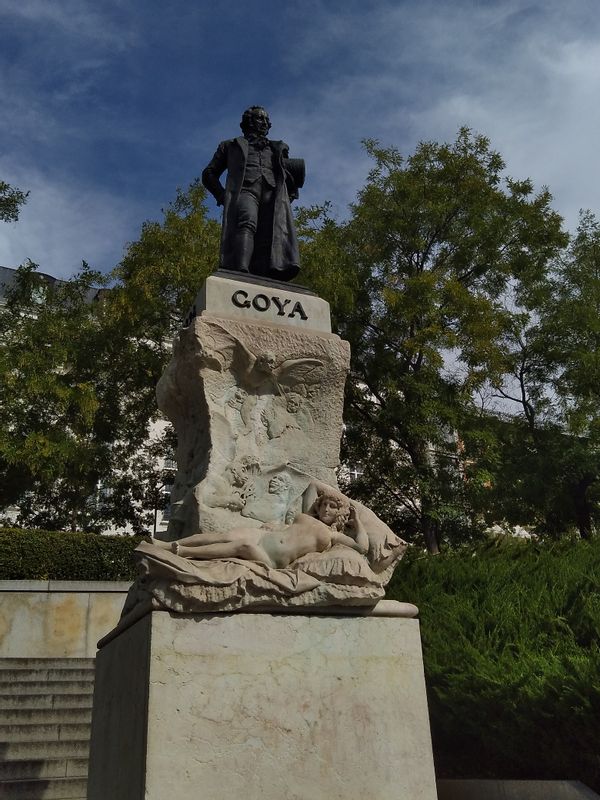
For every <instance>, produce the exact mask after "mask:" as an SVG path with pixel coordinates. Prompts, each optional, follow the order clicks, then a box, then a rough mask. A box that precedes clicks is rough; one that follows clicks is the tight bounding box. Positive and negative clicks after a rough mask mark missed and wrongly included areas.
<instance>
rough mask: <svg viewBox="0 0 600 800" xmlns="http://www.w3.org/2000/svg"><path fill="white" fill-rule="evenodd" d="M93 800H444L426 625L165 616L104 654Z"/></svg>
mask: <svg viewBox="0 0 600 800" xmlns="http://www.w3.org/2000/svg"><path fill="white" fill-rule="evenodd" d="M88 791H89V793H88V798H89V800H106V799H107V798H111V800H142V798H145V800H164V798H168V800H190V798H199V799H200V798H202V800H204V799H206V800H225V798H227V800H231V798H244V800H259V799H260V800H359V799H360V800H365V799H366V798H368V800H435V798H436V791H435V777H434V770H433V759H432V752H431V740H430V734H429V721H428V715H427V702H426V697H425V684H424V680H423V664H422V656H421V646H420V637H419V623H418V621H417V620H415V619H403V618H394V617H348V616H344V617H335V616H300V615H298V616H292V615H285V616H284V615H272V614H249V613H246V614H231V615H229V614H213V615H209V614H206V615H202V614H199V615H175V614H170V613H168V612H153V613H149V614H147V615H146V616H145V617H143V618H142V619H140V620H138V621H137V622H136V623H135V624H133V625H132V626H131V627H130V628H128V629H127V630H124V631H122V632H120V633H119V634H118V635H117V636H116V637H115V638H114V639H112V640H111V641H109V642H108V644H106V646H105V647H103V649H102V650H101V651H100V652H99V654H98V658H97V663H96V687H95V694H94V715H93V724H92V747H91V762H90V774H89V790H88Z"/></svg>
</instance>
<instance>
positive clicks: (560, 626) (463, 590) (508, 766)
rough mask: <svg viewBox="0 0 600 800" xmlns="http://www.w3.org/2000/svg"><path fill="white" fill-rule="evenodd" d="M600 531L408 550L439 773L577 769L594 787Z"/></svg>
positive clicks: (599, 720)
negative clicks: (420, 553)
mask: <svg viewBox="0 0 600 800" xmlns="http://www.w3.org/2000/svg"><path fill="white" fill-rule="evenodd" d="M599 587H600V540H593V541H590V542H582V541H575V542H573V541H567V542H560V543H554V544H549V545H547V544H543V543H529V542H519V541H514V540H508V541H507V540H497V541H495V542H492V543H490V544H489V545H487V546H484V547H481V548H479V549H478V550H476V551H475V552H473V551H472V550H471V551H466V550H465V551H460V550H458V551H455V552H450V553H447V554H443V555H441V556H436V557H431V556H429V557H425V558H416V557H415V555H414V554H413V555H411V556H409V558H408V559H407V560H406V561H403V562H402V563H401V564H400V566H399V568H398V569H397V570H396V573H395V575H394V578H393V582H392V585H391V587H390V591H389V592H388V597H391V598H394V599H398V600H408V601H410V602H414V603H416V605H418V606H419V609H420V618H421V632H422V641H423V652H424V661H425V674H426V680H427V688H428V696H429V711H430V717H431V726H432V737H433V744H434V755H435V761H436V772H437V774H438V776H439V777H447V778H452V777H460V778H504V779H509V778H529V779H535V778H537V779H547V780H551V779H577V780H580V781H583V782H584V783H586V784H587V785H588V786H590V787H592V788H593V789H595V790H596V791H599V790H600V753H599V742H600V648H599V642H600V595H599V593H598V589H599Z"/></svg>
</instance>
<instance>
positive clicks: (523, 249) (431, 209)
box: [310, 128, 566, 552]
mask: <svg viewBox="0 0 600 800" xmlns="http://www.w3.org/2000/svg"><path fill="white" fill-rule="evenodd" d="M366 147H367V150H368V152H369V153H370V155H371V156H372V157H373V159H374V161H375V167H374V169H373V170H372V172H371V174H370V175H369V178H368V181H367V183H366V186H365V187H364V188H363V189H362V191H361V192H360V193H359V196H358V199H357V202H356V203H355V204H354V206H353V207H352V215H351V218H350V220H349V221H348V223H346V224H344V225H341V226H339V229H338V230H337V231H335V230H334V229H333V225H332V223H331V221H330V220H328V219H325V221H324V222H323V224H322V226H321V227H320V228H319V227H318V226H317V228H316V229H313V239H312V240H311V243H310V246H311V248H313V249H314V252H315V253H318V252H319V251H320V241H321V239H322V240H323V249H324V252H326V254H327V257H326V263H327V264H338V265H340V266H341V268H342V270H343V274H344V280H345V282H346V283H347V285H348V286H349V287H350V288H351V290H352V292H353V296H352V298H351V301H350V302H349V300H348V298H347V297H343V307H342V309H341V311H340V312H338V313H337V318H338V321H339V322H340V332H341V333H342V334H343V335H344V336H345V338H347V339H348V340H349V341H350V344H351V347H352V375H351V379H350V381H349V384H348V387H347V402H346V409H345V420H346V424H347V428H346V437H345V452H344V457H345V458H346V459H347V460H348V461H349V462H350V463H352V464H355V465H361V466H362V467H363V478H362V481H361V482H360V483H356V484H351V485H350V486H348V487H347V489H348V491H350V492H354V493H356V494H360V499H362V500H364V501H365V502H367V503H370V502H371V499H372V497H376V498H377V503H376V505H378V510H383V509H385V508H388V509H394V508H396V509H397V508H401V510H402V517H403V521H404V525H405V527H408V528H409V529H412V530H414V531H415V532H416V533H417V534H420V535H421V536H423V537H424V539H425V541H426V543H427V546H428V548H429V549H430V550H431V551H432V552H436V551H437V549H438V545H439V540H440V537H444V536H446V537H448V536H450V535H452V532H453V531H456V530H457V527H459V528H460V527H464V525H463V523H462V522H461V520H463V519H464V518H465V516H467V517H468V516H469V515H470V513H471V509H470V508H469V502H468V493H467V492H466V489H465V486H464V481H463V480H462V474H463V472H464V464H465V459H464V458H463V455H462V453H461V450H460V447H459V439H458V438H457V437H456V436H455V435H454V433H455V432H456V431H461V429H462V427H463V426H464V420H465V418H466V417H467V416H468V415H469V414H471V413H472V410H473V393H474V392H475V391H476V390H478V389H480V388H481V387H482V386H484V385H485V383H486V381H490V380H493V379H494V377H496V376H499V375H501V374H502V373H503V370H504V369H505V350H504V336H505V332H506V331H507V330H508V329H509V328H510V325H511V322H512V312H510V311H509V310H507V308H506V307H505V304H504V298H503V293H505V292H506V291H508V289H509V288H511V289H512V290H513V291H514V292H515V295H516V298H517V299H518V301H519V302H520V303H521V304H531V303H533V302H534V299H535V296H536V292H537V287H538V285H539V284H540V283H543V281H544V280H545V275H546V271H547V267H548V263H549V261H550V259H551V258H552V257H554V256H555V255H556V254H557V252H558V251H559V250H560V248H561V247H562V246H564V244H565V243H566V236H565V234H564V233H563V232H562V230H561V219H560V217H559V216H558V215H557V214H556V213H555V212H554V211H552V209H551V208H550V200H551V197H550V194H549V193H548V191H547V190H542V191H541V192H539V193H538V194H534V192H533V187H532V185H531V183H530V182H529V181H527V180H525V181H515V180H511V179H505V178H503V170H504V163H503V162H502V159H501V158H500V156H499V155H498V153H496V152H494V151H493V150H492V149H491V147H490V144H489V141H488V140H487V139H486V138H485V137H483V136H476V135H474V134H473V133H471V131H469V130H468V129H466V128H463V129H462V130H461V131H460V132H459V134H458V137H457V139H456V141H455V142H454V143H452V144H438V143H434V142H423V143H421V144H419V145H418V147H417V149H416V151H415V152H414V154H413V155H411V156H409V157H408V158H406V159H405V158H404V157H403V156H401V155H400V153H398V151H396V150H394V149H393V148H388V149H384V148H381V147H379V146H378V145H377V143H375V142H372V141H369V142H367V143H366ZM315 257H316V256H315ZM338 296H339V294H338V295H336V294H334V295H333V297H334V300H336V301H337V298H338ZM388 518H389V514H388ZM465 521H466V520H465Z"/></svg>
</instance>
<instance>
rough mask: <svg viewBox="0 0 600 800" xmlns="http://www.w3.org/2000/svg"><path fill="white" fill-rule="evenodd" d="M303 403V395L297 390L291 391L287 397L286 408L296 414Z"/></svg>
mask: <svg viewBox="0 0 600 800" xmlns="http://www.w3.org/2000/svg"><path fill="white" fill-rule="evenodd" d="M301 405H302V396H301V395H299V394H296V393H295V392H290V394H288V396H287V398H286V406H285V407H286V408H287V410H288V411H289V413H290V414H296V412H297V411H298V410H299V408H300V406H301Z"/></svg>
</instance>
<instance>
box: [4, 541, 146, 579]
mask: <svg viewBox="0 0 600 800" xmlns="http://www.w3.org/2000/svg"><path fill="white" fill-rule="evenodd" d="M141 539H142V537H140V536H99V535H97V534H94V533H65V532H63V531H42V530H22V529H20V528H1V529H0V580H9V581H10V580H63V581H127V580H133V578H134V577H135V565H134V560H133V555H132V553H133V550H134V548H135V547H137V545H138V543H139V542H140V541H141Z"/></svg>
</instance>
